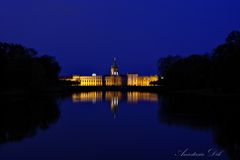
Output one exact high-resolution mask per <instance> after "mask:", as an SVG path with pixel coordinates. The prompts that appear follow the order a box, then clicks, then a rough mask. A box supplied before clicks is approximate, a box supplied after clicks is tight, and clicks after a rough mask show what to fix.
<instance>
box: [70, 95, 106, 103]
mask: <svg viewBox="0 0 240 160" xmlns="http://www.w3.org/2000/svg"><path fill="white" fill-rule="evenodd" d="M102 95H103V94H102V92H81V93H74V94H72V101H73V102H74V103H76V102H92V103H96V102H98V101H102Z"/></svg>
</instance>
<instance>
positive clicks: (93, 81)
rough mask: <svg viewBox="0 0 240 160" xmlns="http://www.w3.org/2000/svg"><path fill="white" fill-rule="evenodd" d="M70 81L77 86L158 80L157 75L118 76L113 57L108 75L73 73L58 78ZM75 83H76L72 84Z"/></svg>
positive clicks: (131, 83) (149, 82)
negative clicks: (69, 75)
mask: <svg viewBox="0 0 240 160" xmlns="http://www.w3.org/2000/svg"><path fill="white" fill-rule="evenodd" d="M60 79H61V80H67V81H72V82H78V84H77V85H78V86H151V82H154V81H158V76H157V75H153V76H139V75H138V74H127V76H120V75H119V71H118V65H117V62H116V59H115V58H114V62H113V65H112V66H111V72H110V75H108V76H101V75H96V74H95V73H94V74H92V76H80V75H73V76H71V77H67V78H60ZM74 85H76V84H74Z"/></svg>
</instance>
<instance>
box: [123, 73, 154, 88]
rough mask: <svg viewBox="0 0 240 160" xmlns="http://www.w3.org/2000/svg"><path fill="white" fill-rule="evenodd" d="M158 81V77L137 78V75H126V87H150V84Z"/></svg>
mask: <svg viewBox="0 0 240 160" xmlns="http://www.w3.org/2000/svg"><path fill="white" fill-rule="evenodd" d="M155 81H158V76H157V75H154V76H138V74H128V75H127V85H128V86H151V82H155Z"/></svg>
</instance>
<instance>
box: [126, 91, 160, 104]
mask: <svg viewBox="0 0 240 160" xmlns="http://www.w3.org/2000/svg"><path fill="white" fill-rule="evenodd" d="M127 98H128V102H129V103H138V102H140V101H148V102H158V95H157V94H155V93H150V92H128V93H127Z"/></svg>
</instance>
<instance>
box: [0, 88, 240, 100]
mask: <svg viewBox="0 0 240 160" xmlns="http://www.w3.org/2000/svg"><path fill="white" fill-rule="evenodd" d="M93 91H99V92H101V91H102V92H106V91H115V92H152V93H157V94H166V95H196V96H207V97H222V96H223V97H224V96H240V92H217V91H214V90H213V89H211V88H206V89H180V90H178V89H169V88H168V87H166V86H57V87H56V86H55V87H48V88H47V89H32V90H8V91H4V92H0V95H3V96H18V95H38V94H40V95H41V94H50V95H51V94H56V95H65V94H71V93H75V92H93Z"/></svg>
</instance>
